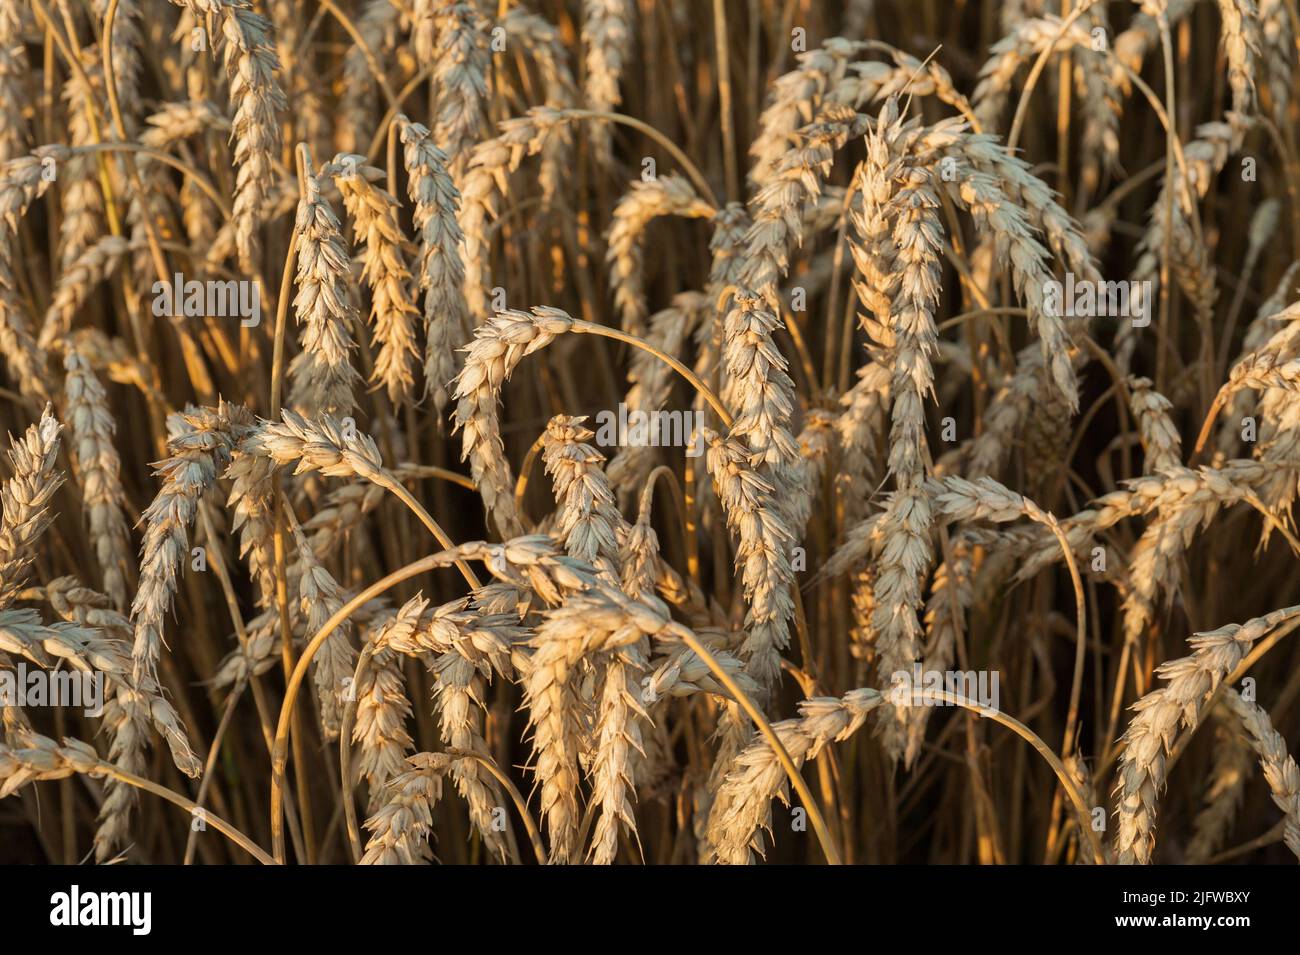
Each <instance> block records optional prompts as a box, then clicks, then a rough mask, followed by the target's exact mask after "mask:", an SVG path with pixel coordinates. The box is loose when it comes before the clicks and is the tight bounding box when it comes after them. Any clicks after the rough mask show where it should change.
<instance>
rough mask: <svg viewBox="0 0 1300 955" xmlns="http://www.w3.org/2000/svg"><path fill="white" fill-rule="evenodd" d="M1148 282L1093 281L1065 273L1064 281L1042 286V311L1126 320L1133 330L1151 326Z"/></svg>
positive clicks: (1058, 314) (1053, 313)
mask: <svg viewBox="0 0 1300 955" xmlns="http://www.w3.org/2000/svg"><path fill="white" fill-rule="evenodd" d="M1151 306H1152V293H1151V282H1150V281H1149V280H1146V279H1143V280H1142V281H1140V282H1132V281H1120V282H1095V281H1093V280H1092V279H1076V278H1075V277H1074V273H1073V272H1066V273H1065V281H1064V282H1059V281H1057V280H1056V279H1050V280H1049V281H1047V282H1044V283H1043V311H1044V312H1046V313H1047V314H1048V315H1054V316H1056V317H1057V318H1060V317H1062V316H1065V317H1073V316H1075V315H1078V316H1081V317H1084V318H1128V319H1131V320H1132V321H1133V327H1134V328H1146V327H1147V326H1148V325H1150V324H1151Z"/></svg>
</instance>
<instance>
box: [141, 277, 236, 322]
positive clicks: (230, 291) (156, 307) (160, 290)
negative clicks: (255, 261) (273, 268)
mask: <svg viewBox="0 0 1300 955" xmlns="http://www.w3.org/2000/svg"><path fill="white" fill-rule="evenodd" d="M152 291H153V313H154V316H155V317H159V318H161V317H162V316H167V317H169V318H174V317H176V316H179V315H184V316H186V317H188V318H204V317H206V318H238V319H239V324H240V325H243V326H244V327H245V328H253V327H254V326H256V325H258V324H259V323H260V322H261V321H262V290H261V287H260V286H259V285H258V284H257V283H256V282H251V281H249V280H247V279H241V280H239V281H236V280H234V279H231V280H230V281H227V282H217V281H207V282H200V281H198V280H197V279H190V280H189V281H188V282H187V281H185V276H184V275H182V274H181V273H179V272H177V273H176V274H175V275H173V276H172V281H170V282H163V281H158V282H154V283H153V289H152Z"/></svg>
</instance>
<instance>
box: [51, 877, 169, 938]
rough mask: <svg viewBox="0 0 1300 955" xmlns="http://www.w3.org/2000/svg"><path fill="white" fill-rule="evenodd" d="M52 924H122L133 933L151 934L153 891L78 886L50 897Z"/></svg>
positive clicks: (68, 925)
mask: <svg viewBox="0 0 1300 955" xmlns="http://www.w3.org/2000/svg"><path fill="white" fill-rule="evenodd" d="M50 924H51V925H54V926H67V927H73V926H80V925H122V926H127V927H129V928H130V929H131V934H132V935H148V934H149V932H150V931H151V930H152V929H153V893H152V892H95V891H91V890H87V891H85V892H83V891H81V886H79V885H74V886H72V888H71V889H70V890H69V891H67V892H55V893H54V894H53V895H51V896H50Z"/></svg>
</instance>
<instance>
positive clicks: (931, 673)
mask: <svg viewBox="0 0 1300 955" xmlns="http://www.w3.org/2000/svg"><path fill="white" fill-rule="evenodd" d="M998 681H999V675H998V671H997V670H926V669H923V668H922V666H921V664H919V663H914V664H912V670H911V672H910V673H909V672H908V671H907V670H895V671H894V673H893V675H892V676H891V677H890V680H889V702H890V703H892V704H893V705H894V706H957V705H959V704H957V703H955V702H953V701H952V700H950V699H947V698H945V696H944V694H947V695H948V696H951V697H956V698H957V699H959V700H963V701H965V702H967V703H975V704H978V705H979V706H982V707H983V708H984V709H986V710H997V708H998V704H999V702H1000V701H1001V696H1000V694H999V691H998Z"/></svg>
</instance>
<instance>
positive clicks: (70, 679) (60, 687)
mask: <svg viewBox="0 0 1300 955" xmlns="http://www.w3.org/2000/svg"><path fill="white" fill-rule="evenodd" d="M0 706H29V707H32V706H79V707H81V708H82V711H83V713H84V714H85V715H86V716H102V715H103V713H104V674H103V673H100V672H99V671H98V670H95V671H93V672H86V671H82V670H42V669H40V668H39V667H35V668H32V669H30V670H29V669H28V668H27V664H26V663H19V664H18V666H17V668H16V669H13V670H0Z"/></svg>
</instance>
